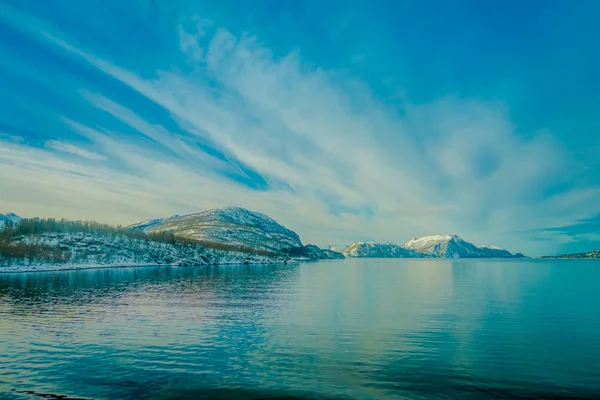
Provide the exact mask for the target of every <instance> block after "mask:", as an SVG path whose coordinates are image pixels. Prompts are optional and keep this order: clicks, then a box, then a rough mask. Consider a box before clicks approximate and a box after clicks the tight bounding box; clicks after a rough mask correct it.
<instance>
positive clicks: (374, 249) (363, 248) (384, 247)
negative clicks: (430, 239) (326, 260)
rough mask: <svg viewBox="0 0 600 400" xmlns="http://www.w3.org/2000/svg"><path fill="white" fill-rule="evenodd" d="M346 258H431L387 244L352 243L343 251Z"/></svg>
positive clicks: (429, 255) (428, 255)
mask: <svg viewBox="0 0 600 400" xmlns="http://www.w3.org/2000/svg"><path fill="white" fill-rule="evenodd" d="M342 254H343V255H345V256H346V257H355V258H432V257H433V256H432V255H431V254H425V253H420V252H417V251H414V250H411V249H406V248H404V247H402V246H398V245H396V244H389V243H385V244H382V243H371V242H367V243H365V242H354V243H352V244H351V245H349V246H348V247H346V248H345V249H344V250H342Z"/></svg>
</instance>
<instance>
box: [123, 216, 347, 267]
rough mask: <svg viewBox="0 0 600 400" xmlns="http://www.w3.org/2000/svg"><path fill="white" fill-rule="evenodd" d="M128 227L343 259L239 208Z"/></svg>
mask: <svg viewBox="0 0 600 400" xmlns="http://www.w3.org/2000/svg"><path fill="white" fill-rule="evenodd" d="M128 228H129V229H131V230H134V231H142V232H146V233H159V232H169V233H172V234H173V235H175V236H177V237H182V238H186V239H191V240H195V241H198V242H200V243H205V244H208V243H213V244H214V243H219V244H223V245H228V246H231V245H233V246H239V247H241V248H246V249H254V250H265V251H270V252H273V253H275V254H286V255H289V256H291V257H296V258H301V259H310V260H322V259H339V258H344V256H343V255H342V254H341V253H338V252H336V251H332V250H327V249H320V248H319V247H317V246H313V245H307V246H304V245H303V244H302V242H301V240H300V237H299V236H298V234H297V233H296V232H294V231H292V230H290V229H288V228H286V227H284V226H283V225H281V224H279V223H278V222H277V221H275V220H274V219H273V218H271V217H269V216H268V215H265V214H263V213H260V212H257V211H251V210H248V209H246V208H242V207H223V208H213V209H210V210H206V211H202V212H199V213H195V214H188V215H173V216H170V217H165V218H154V219H149V220H146V221H142V222H140V223H137V224H134V225H130V226H129V227H128Z"/></svg>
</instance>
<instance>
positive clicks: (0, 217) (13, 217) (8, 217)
mask: <svg viewBox="0 0 600 400" xmlns="http://www.w3.org/2000/svg"><path fill="white" fill-rule="evenodd" d="M22 219H23V218H21V217H19V216H18V215H17V214H14V213H8V214H0V228H2V227H4V225H5V224H7V223H9V224H11V225H15V224H18V223H19V221H21V220H22Z"/></svg>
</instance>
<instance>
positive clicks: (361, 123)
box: [0, 0, 600, 255]
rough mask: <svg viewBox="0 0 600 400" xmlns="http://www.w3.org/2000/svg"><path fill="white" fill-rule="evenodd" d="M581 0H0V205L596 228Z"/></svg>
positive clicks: (578, 238)
mask: <svg viewBox="0 0 600 400" xmlns="http://www.w3.org/2000/svg"><path fill="white" fill-rule="evenodd" d="M598 12H600V3H598V2H596V1H584V0H582V1H577V2H567V1H552V0H546V1H536V0H532V1H529V2H526V3H523V2H518V1H512V0H509V1H504V2H497V1H484V0H481V1H464V0H463V1H454V2H450V1H441V0H437V1H433V0H431V1H389V2H385V1H379V2H367V1H349V2H345V3H344V7H340V3H339V2H334V1H319V2H317V1H289V2H282V1H260V2H257V1H241V0H240V1H178V2H171V1H162V0H154V1H112V0H102V1H95V0H88V1H85V2H82V1H67V0H54V1H33V0H14V1H12V0H4V1H3V2H1V3H0V35H1V37H2V41H0V95H1V97H0V98H1V99H2V106H1V107H0V207H1V208H2V210H4V211H5V212H8V211H13V212H15V213H17V214H21V215H23V216H54V217H67V218H88V219H95V220H99V221H102V222H108V223H116V224H128V223H132V222H135V221H137V220H140V219H144V218H148V217H154V216H160V215H169V214H175V213H178V214H181V213H188V212H195V211H199V210H202V209H205V208H209V207H215V206H221V205H229V204H232V205H240V206H244V207H248V208H251V209H255V210H258V211H262V212H265V213H267V214H269V215H271V216H273V217H274V218H276V219H278V220H279V221H280V222H282V223H283V224H285V225H286V226H288V227H290V228H292V229H294V230H296V231H297V232H298V233H299V234H300V235H301V237H302V239H303V240H304V242H313V243H318V244H325V243H348V242H351V241H355V240H375V241H386V242H388V241H389V242H395V243H402V242H404V241H406V240H408V239H410V238H411V237H415V236H421V235H425V234H436V233H458V234H459V235H461V236H463V237H464V238H465V239H467V240H469V241H472V242H475V243H480V244H484V243H485V244H496V245H501V246H504V247H507V248H508V249H510V250H512V251H521V252H524V253H526V254H531V255H539V254H555V253H558V252H569V251H584V250H589V249H593V248H599V247H600V243H599V242H600V232H599V230H598V227H599V224H600V201H599V200H598V199H599V198H600V161H599V159H600V157H599V155H600V134H599V131H600V118H598V116H597V114H598V112H597V110H598V109H599V107H600V79H599V78H598V76H597V71H599V70H600V42H598V40H597V38H598V37H600V26H598V24H597V23H596V21H595V19H594V16H596V15H598Z"/></svg>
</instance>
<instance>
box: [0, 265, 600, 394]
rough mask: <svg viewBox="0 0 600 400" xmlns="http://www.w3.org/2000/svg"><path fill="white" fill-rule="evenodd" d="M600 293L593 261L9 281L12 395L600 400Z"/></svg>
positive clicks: (4, 293) (0, 335)
mask: <svg viewBox="0 0 600 400" xmlns="http://www.w3.org/2000/svg"><path fill="white" fill-rule="evenodd" d="M599 283H600V262H596V261H588V260H583V261H476V260H471V261H461V260H459V261H441V260H345V261H330V262H318V263H307V264H301V265H297V266H290V265H287V266H239V267H231V266H228V267H209V268H206V267H202V268H171V267H150V268H137V269H136V268H131V269H100V270H88V271H69V272H49V273H48V272H47V273H26V274H5V275H1V274H0V393H1V394H0V397H1V398H4V397H5V398H9V399H13V398H14V399H21V398H23V399H26V398H36V396H38V395H39V396H45V397H48V398H58V397H57V396H69V397H73V398H83V399H115V398H124V399H138V398H149V399H163V398H170V399H202V398H207V399H209V398H210V399H214V398H216V399H219V398H222V399H246V398H254V399H274V398H288V399H289V398H302V399H308V398H311V399H312V398H314V399H321V398H323V399H382V398H386V399H444V398H460V399H471V398H472V399H485V398H511V397H514V398H523V399H528V398H532V399H533V398H598V396H600V292H599V291H598V284H599ZM27 391H29V392H30V393H29V394H28V393H27ZM37 398H39V397H37Z"/></svg>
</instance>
